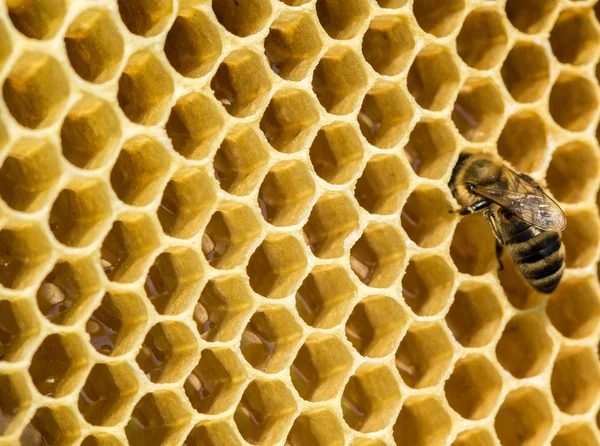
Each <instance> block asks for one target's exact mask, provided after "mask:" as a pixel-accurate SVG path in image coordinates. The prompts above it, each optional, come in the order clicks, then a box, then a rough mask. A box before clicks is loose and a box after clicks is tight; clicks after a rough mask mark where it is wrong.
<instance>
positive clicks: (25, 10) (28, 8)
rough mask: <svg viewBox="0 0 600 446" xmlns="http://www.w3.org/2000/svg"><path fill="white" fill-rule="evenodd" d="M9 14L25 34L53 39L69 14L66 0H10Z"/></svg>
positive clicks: (16, 26)
mask: <svg viewBox="0 0 600 446" xmlns="http://www.w3.org/2000/svg"><path fill="white" fill-rule="evenodd" d="M7 7H8V16H9V17H10V19H11V21H12V23H13V25H14V26H15V28H17V29H18V30H19V31H20V32H21V33H22V34H23V35H25V36H27V37H31V38H32V39H38V40H46V39H51V38H52V37H54V35H55V34H56V33H57V32H58V30H59V29H60V27H61V26H62V24H63V19H64V18H65V15H66V14H67V5H66V3H65V1H64V0H31V1H27V0H9V1H8V2H7Z"/></svg>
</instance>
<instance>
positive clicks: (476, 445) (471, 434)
mask: <svg viewBox="0 0 600 446" xmlns="http://www.w3.org/2000/svg"><path fill="white" fill-rule="evenodd" d="M495 444H496V440H495V438H494V437H493V436H492V434H491V433H490V432H489V431H487V430H485V429H482V428H474V429H471V430H468V431H463V432H461V433H460V434H458V435H457V436H456V439H455V440H454V442H453V443H452V446H494V445H495Z"/></svg>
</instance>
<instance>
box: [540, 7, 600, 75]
mask: <svg viewBox="0 0 600 446" xmlns="http://www.w3.org/2000/svg"><path fill="white" fill-rule="evenodd" d="M598 44H600V32H599V31H598V24H597V22H596V21H595V20H594V12H593V11H592V10H591V9H565V10H563V11H562V12H561V13H560V15H559V16H558V19H557V21H556V22H555V23H554V28H552V31H551V32H550V45H552V52H553V53H554V55H555V56H556V58H557V59H558V60H559V61H560V62H562V63H570V64H573V65H582V64H586V63H588V62H591V61H592V60H594V59H595V58H596V56H597V54H598Z"/></svg>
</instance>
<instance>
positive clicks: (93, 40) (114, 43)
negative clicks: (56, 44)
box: [64, 9, 124, 84]
mask: <svg viewBox="0 0 600 446" xmlns="http://www.w3.org/2000/svg"><path fill="white" fill-rule="evenodd" d="M64 39H65V48H66V50H67V56H68V57H69V62H71V67H73V69H74V70H75V72H76V73H77V74H78V75H79V77H81V78H82V79H84V80H86V81H88V82H94V83H97V84H99V83H102V82H106V81H108V80H109V79H111V78H112V77H113V76H114V75H115V74H116V72H117V69H118V68H119V64H120V63H121V59H122V58H123V52H124V42H123V37H122V36H121V34H120V31H119V29H118V28H117V25H116V24H115V22H114V21H113V19H112V17H111V15H110V14H109V13H108V12H107V11H103V10H101V9H88V10H86V11H84V12H82V13H81V14H79V15H78V16H77V17H76V18H75V19H74V20H73V22H72V23H71V25H69V29H68V30H67V33H66V35H65V38H64Z"/></svg>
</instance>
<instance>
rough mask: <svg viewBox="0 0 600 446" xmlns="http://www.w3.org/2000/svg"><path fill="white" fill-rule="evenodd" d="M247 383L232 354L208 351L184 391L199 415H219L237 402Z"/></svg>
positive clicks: (191, 375)
mask: <svg viewBox="0 0 600 446" xmlns="http://www.w3.org/2000/svg"><path fill="white" fill-rule="evenodd" d="M245 379H246V370H245V369H244V366H243V365H242V363H241V362H240V360H239V359H238V357H237V355H236V354H235V353H234V352H233V351H232V350H229V349H226V348H216V349H212V350H209V349H206V350H202V356H201V357H200V362H198V365H197V366H196V367H195V368H194V370H192V373H191V374H190V376H188V377H187V379H186V380H185V383H184V384H183V388H184V390H185V394H186V395H187V397H188V399H189V400H190V403H191V404H192V407H193V408H194V409H196V411H197V412H199V413H203V414H211V415H212V414H219V413H222V412H224V411H226V410H228V409H229V408H230V407H231V406H232V405H233V404H234V403H235V402H236V401H237V398H238V397H239V396H240V395H239V394H240V391H241V390H242V387H241V386H242V384H243V382H244V381H245Z"/></svg>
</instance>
